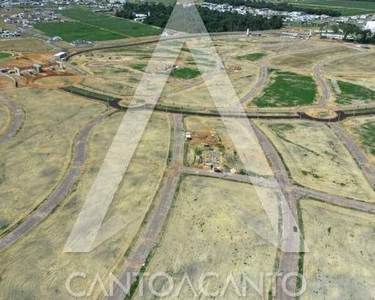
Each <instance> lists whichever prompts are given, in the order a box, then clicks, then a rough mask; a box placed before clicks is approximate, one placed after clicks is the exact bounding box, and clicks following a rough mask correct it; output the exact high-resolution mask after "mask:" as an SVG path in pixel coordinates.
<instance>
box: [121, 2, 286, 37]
mask: <svg viewBox="0 0 375 300" xmlns="http://www.w3.org/2000/svg"><path fill="white" fill-rule="evenodd" d="M196 9H197V10H198V12H199V15H200V17H201V18H202V20H203V23H204V25H205V27H206V29H207V31H208V32H226V31H245V30H246V29H250V30H267V29H280V28H281V27H282V25H283V18H282V17H281V16H272V17H271V18H267V17H263V16H252V15H241V14H238V13H232V12H218V11H213V10H209V9H208V8H204V7H199V6H198V7H195V6H182V5H179V4H177V5H175V6H172V5H164V4H161V3H158V4H154V3H142V4H136V3H126V4H124V6H123V7H122V9H121V10H120V11H118V12H117V13H116V16H118V17H122V18H126V19H134V18H135V14H146V15H147V17H146V18H145V19H144V21H143V22H144V23H145V24H149V25H153V26H157V27H161V28H164V27H165V26H166V24H167V22H168V20H169V17H170V15H171V14H172V11H173V10H174V14H173V20H171V22H170V25H168V28H170V26H172V28H170V29H177V30H181V29H183V30H184V31H186V32H190V33H197V32H201V29H202V26H201V23H200V20H199V16H197V14H195V12H196V11H195V10H196ZM173 26H175V27H176V28H173Z"/></svg>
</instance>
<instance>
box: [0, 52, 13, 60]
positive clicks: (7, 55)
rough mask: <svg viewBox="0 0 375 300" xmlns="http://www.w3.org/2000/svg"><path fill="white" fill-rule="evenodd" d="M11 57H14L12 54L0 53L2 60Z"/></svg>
mask: <svg viewBox="0 0 375 300" xmlns="http://www.w3.org/2000/svg"><path fill="white" fill-rule="evenodd" d="M11 56H12V54H10V53H8V52H0V59H3V58H7V57H11Z"/></svg>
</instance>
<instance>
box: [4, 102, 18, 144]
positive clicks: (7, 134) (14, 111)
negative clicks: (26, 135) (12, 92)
mask: <svg viewBox="0 0 375 300" xmlns="http://www.w3.org/2000/svg"><path fill="white" fill-rule="evenodd" d="M0 101H1V102H3V103H4V104H5V105H7V106H8V107H9V109H10V111H11V113H12V119H13V122H12V124H11V125H10V127H9V128H8V130H7V131H6V132H5V133H4V134H3V135H2V136H1V137H0V145H2V144H5V143H6V142H7V141H8V140H9V139H10V138H11V137H12V136H14V135H15V134H16V133H17V131H18V130H19V129H20V128H21V125H22V120H23V112H22V109H21V107H20V106H19V105H18V103H16V102H14V101H12V100H9V99H5V98H3V97H0Z"/></svg>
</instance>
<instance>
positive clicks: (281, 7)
mask: <svg viewBox="0 0 375 300" xmlns="http://www.w3.org/2000/svg"><path fill="white" fill-rule="evenodd" d="M374 1H375V0H374ZM208 2H210V3H216V4H230V5H233V6H241V5H243V6H248V7H252V8H258V9H261V8H269V9H272V10H278V11H289V12H291V11H300V12H305V13H307V14H310V15H327V16H331V17H339V16H341V12H339V11H336V10H331V9H323V8H308V7H306V8H303V7H297V6H293V5H291V4H288V3H285V2H278V3H277V2H265V1H254V0H208Z"/></svg>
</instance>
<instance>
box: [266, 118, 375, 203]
mask: <svg viewBox="0 0 375 300" xmlns="http://www.w3.org/2000/svg"><path fill="white" fill-rule="evenodd" d="M262 124H263V125H262V129H263V130H264V132H265V133H266V134H267V135H268V136H269V137H270V139H271V141H272V142H273V144H274V145H275V146H276V148H277V149H278V151H279V152H280V153H281V156H282V158H283V160H284V162H285V163H286V165H287V167H288V168H289V170H290V173H291V175H292V177H293V179H294V180H295V181H296V182H297V183H299V184H301V185H304V186H307V187H310V188H312V189H315V190H321V191H324V192H328V193H331V194H337V195H341V196H347V197H352V198H354V199H360V200H364V201H369V202H374V201H375V198H374V192H373V190H372V189H371V187H370V185H369V184H368V182H367V181H366V179H365V178H364V176H363V174H362V172H361V170H360V169H359V167H358V166H357V164H356V163H355V161H354V159H353V158H352V156H351V155H350V153H349V152H348V150H347V149H346V148H345V147H344V146H343V145H342V144H341V143H340V142H339V141H338V138H337V137H336V136H335V135H334V133H333V132H332V131H331V130H330V129H329V128H328V127H327V126H326V125H324V124H321V123H312V122H306V121H290V122H263V123H262Z"/></svg>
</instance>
